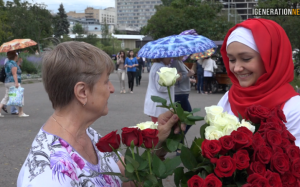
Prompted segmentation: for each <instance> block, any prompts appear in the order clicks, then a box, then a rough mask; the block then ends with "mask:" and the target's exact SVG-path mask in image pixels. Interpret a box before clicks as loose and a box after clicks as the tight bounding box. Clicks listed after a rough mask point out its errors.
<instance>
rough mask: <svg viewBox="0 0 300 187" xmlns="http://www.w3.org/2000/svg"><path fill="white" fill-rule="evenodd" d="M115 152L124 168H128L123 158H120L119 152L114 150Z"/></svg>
mask: <svg viewBox="0 0 300 187" xmlns="http://www.w3.org/2000/svg"><path fill="white" fill-rule="evenodd" d="M113 151H114V152H115V153H116V155H117V156H118V158H119V160H120V162H121V163H122V164H123V166H124V168H125V167H126V166H125V163H124V162H123V160H122V158H121V157H120V155H119V153H118V151H117V150H115V149H113Z"/></svg>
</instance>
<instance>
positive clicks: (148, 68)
mask: <svg viewBox="0 0 300 187" xmlns="http://www.w3.org/2000/svg"><path fill="white" fill-rule="evenodd" d="M150 69H151V62H147V71H148V73H149V72H150Z"/></svg>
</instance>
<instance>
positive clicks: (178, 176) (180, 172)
mask: <svg viewBox="0 0 300 187" xmlns="http://www.w3.org/2000/svg"><path fill="white" fill-rule="evenodd" d="M183 175H184V172H183V167H178V168H176V169H175V170H174V183H175V185H176V187H178V186H179V184H180V181H181V179H182V177H183Z"/></svg>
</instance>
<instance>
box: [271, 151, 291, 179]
mask: <svg viewBox="0 0 300 187" xmlns="http://www.w3.org/2000/svg"><path fill="white" fill-rule="evenodd" d="M289 165H290V163H289V157H288V156H287V155H286V154H284V153H278V152H277V153H275V154H274V155H273V156H272V158H271V167H270V168H271V171H275V172H279V173H280V174H284V173H285V172H287V171H288V170H289V169H290V167H289Z"/></svg>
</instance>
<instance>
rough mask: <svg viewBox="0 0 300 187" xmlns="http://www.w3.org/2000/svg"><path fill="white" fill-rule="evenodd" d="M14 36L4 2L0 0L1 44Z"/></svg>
mask: <svg viewBox="0 0 300 187" xmlns="http://www.w3.org/2000/svg"><path fill="white" fill-rule="evenodd" d="M11 36H12V33H11V31H10V26H9V24H8V17H7V11H5V7H4V1H3V0H0V44H1V43H3V42H5V41H6V40H7V39H8V38H9V37H11Z"/></svg>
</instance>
